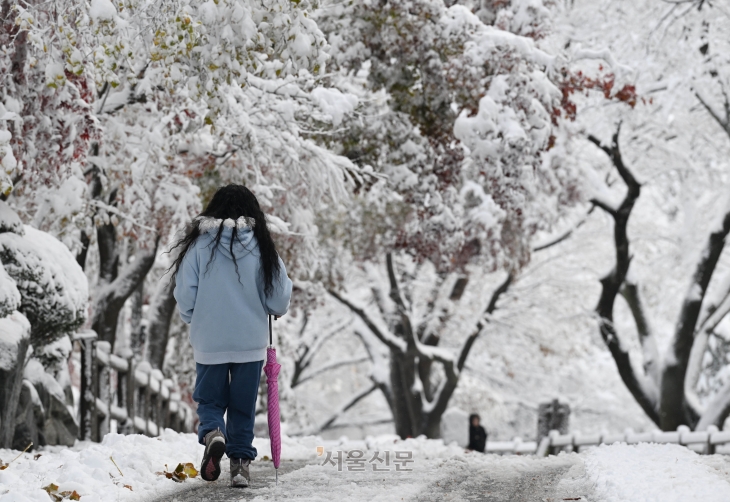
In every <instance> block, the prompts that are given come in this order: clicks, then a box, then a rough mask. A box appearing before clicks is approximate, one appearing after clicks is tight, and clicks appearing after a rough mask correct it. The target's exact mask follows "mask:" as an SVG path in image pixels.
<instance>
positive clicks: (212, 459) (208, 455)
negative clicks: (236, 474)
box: [200, 429, 226, 481]
mask: <svg viewBox="0 0 730 502" xmlns="http://www.w3.org/2000/svg"><path fill="white" fill-rule="evenodd" d="M225 452H226V438H225V436H224V435H223V433H222V432H221V431H220V429H216V430H214V431H210V432H209V433H208V434H206V435H205V453H203V462H202V463H201V464H200V477H202V478H203V479H204V480H206V481H215V480H216V479H218V476H220V475H221V458H222V457H223V454H224V453H225Z"/></svg>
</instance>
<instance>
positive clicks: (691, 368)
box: [556, 1, 730, 430]
mask: <svg viewBox="0 0 730 502" xmlns="http://www.w3.org/2000/svg"><path fill="white" fill-rule="evenodd" d="M606 6H608V3H606ZM597 12H600V13H601V14H600V15H596V13H597ZM563 22H565V23H566V25H567V26H569V28H567V29H566V31H565V33H563V34H561V36H560V37H558V38H559V40H558V41H557V42H556V43H557V44H560V45H561V46H565V45H569V46H571V52H572V54H573V56H574V58H575V59H576V60H583V62H584V67H585V68H592V67H593V68H595V67H596V66H601V67H603V66H607V67H609V68H610V69H611V71H613V72H614V73H615V75H616V77H617V81H619V82H621V81H622V82H629V83H630V84H631V85H632V86H633V87H634V88H635V89H636V95H637V96H642V97H644V98H645V101H646V103H645V106H638V107H636V109H634V110H631V111H629V112H627V110H626V109H622V110H619V109H617V108H609V107H604V108H601V109H595V108H594V109H592V110H590V109H589V110H587V111H586V112H585V113H582V114H581V116H582V118H581V119H580V120H579V122H580V123H581V124H582V126H583V127H584V128H585V130H586V131H587V134H588V137H589V139H590V142H586V145H590V147H591V148H593V149H594V150H593V152H595V153H597V154H599V155H601V156H602V158H600V160H599V158H597V157H595V156H594V155H595V154H593V153H591V154H589V153H586V152H587V151H588V150H586V151H583V152H579V155H580V156H581V157H583V158H584V159H586V160H587V161H588V162H590V163H593V164H594V165H596V166H606V167H603V168H601V169H606V171H600V172H602V174H603V173H604V172H605V174H606V175H607V176H608V180H610V183H612V184H613V185H614V186H613V187H611V188H610V189H609V188H607V187H606V186H605V185H604V184H603V183H602V182H600V181H598V182H596V183H595V185H596V187H597V188H596V190H595V193H594V195H593V196H592V197H591V198H592V202H593V204H595V205H596V206H597V207H599V208H601V209H602V210H603V212H604V213H605V214H606V215H607V218H608V221H609V222H610V224H612V225H613V231H612V234H613V245H614V246H615V258H614V259H613V260H612V263H611V265H612V268H611V270H610V272H609V273H607V274H605V275H604V276H603V277H601V286H602V289H601V295H600V298H599V300H598V305H597V307H596V312H597V314H598V316H597V318H598V325H599V329H600V333H601V335H602V337H603V339H604V341H605V343H606V346H607V347H608V349H609V351H610V353H611V355H612V356H613V358H614V360H615V362H616V365H617V368H618V370H619V374H620V375H621V378H622V379H623V381H624V383H625V384H626V387H627V389H628V390H629V391H630V392H631V394H632V395H633V396H634V398H635V399H636V401H637V402H638V403H639V404H640V405H641V406H642V408H643V409H644V411H645V412H646V414H647V415H648V416H649V417H650V418H651V419H652V420H653V421H654V422H655V423H656V424H657V425H658V426H660V427H661V428H662V429H664V430H674V429H676V428H677V426H678V425H681V424H687V425H689V426H691V427H693V428H694V427H697V428H699V429H703V428H706V427H707V426H708V425H710V424H715V425H718V426H722V425H723V422H724V421H725V419H726V417H727V416H728V414H729V413H730V392H729V391H728V389H730V381H728V380H727V371H724V372H723V371H722V366H726V365H727V361H725V362H723V363H722V364H719V363H718V362H717V361H716V362H715V363H712V362H711V361H710V362H708V358H709V359H710V360H711V359H712V350H713V347H716V346H717V345H718V343H719V342H720V343H721V342H722V340H723V336H724V335H723V333H724V327H723V326H724V324H725V323H726V322H727V320H726V316H727V314H728V309H727V305H726V303H727V293H728V285H727V279H726V277H725V276H726V268H727V260H728V255H727V250H726V249H725V242H726V237H727V234H728V232H729V231H730V226H729V225H730V223H729V222H730V216H729V215H728V211H727V204H726V191H727V173H728V165H727V160H726V159H727V158H728V154H729V152H730V141H729V140H730V117H729V116H728V109H730V108H729V107H730V104H729V102H728V97H727V91H726V90H727V89H728V85H730V80H728V74H727V68H728V60H727V53H728V45H727V40H728V32H727V28H728V26H729V25H728V18H727V13H726V12H725V11H724V10H723V9H722V8H716V6H714V5H713V4H712V3H711V2H703V1H688V2H657V3H637V2H620V5H618V4H616V3H615V2H611V5H610V13H609V10H602V9H596V6H595V3H593V2H574V3H573V4H572V6H570V7H569V8H566V11H565V17H564V21H563ZM670 41H671V43H670ZM583 44H590V45H592V46H593V47H594V48H595V49H598V50H587V49H586V48H585V47H584V46H583ZM647 55H650V57H648V56H647ZM619 61H620V62H619ZM621 123H623V126H622V127H620V131H621V133H620V134H619V132H618V131H619V128H617V124H621ZM591 143H592V145H591ZM596 146H598V147H599V149H595V147H596ZM617 180H618V183H613V182H614V181H617ZM608 232H610V231H608ZM621 298H623V299H624V300H625V302H623V301H620V299H621ZM672 323H675V324H674V325H672ZM718 341H719V342H718ZM703 368H704V369H703ZM708 372H709V373H710V374H708ZM713 379H714V380H713ZM698 382H699V384H698ZM710 382H712V383H710ZM698 388H699V389H700V390H702V392H701V393H698Z"/></svg>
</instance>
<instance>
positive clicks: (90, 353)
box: [74, 331, 96, 441]
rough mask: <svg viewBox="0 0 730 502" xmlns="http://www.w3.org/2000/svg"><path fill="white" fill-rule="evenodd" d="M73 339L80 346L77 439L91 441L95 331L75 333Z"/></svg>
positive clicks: (94, 398)
mask: <svg viewBox="0 0 730 502" xmlns="http://www.w3.org/2000/svg"><path fill="white" fill-rule="evenodd" d="M74 340H77V341H78V342H79V346H80V347H81V389H80V396H79V439H80V440H82V441H89V440H91V441H93V440H94V438H93V437H92V435H93V431H95V430H96V395H95V394H94V380H95V378H94V377H95V371H96V354H95V352H96V333H94V332H93V331H84V332H81V333H76V334H75V335H74Z"/></svg>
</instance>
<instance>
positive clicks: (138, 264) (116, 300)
mask: <svg viewBox="0 0 730 502" xmlns="http://www.w3.org/2000/svg"><path fill="white" fill-rule="evenodd" d="M159 241H160V239H159V237H157V239H156V240H155V246H154V248H153V249H151V250H149V251H146V252H142V253H139V252H138V254H137V255H136V256H135V260H134V261H133V262H132V263H130V264H128V265H127V266H126V267H124V269H123V270H122V271H121V273H119V275H118V276H117V277H116V278H115V279H114V280H113V281H112V282H111V283H107V284H105V285H102V286H101V287H100V288H99V291H98V293H97V299H96V302H95V304H94V312H93V315H92V322H91V329H93V330H94V331H96V333H97V334H98V335H99V340H102V341H105V342H109V343H110V344H111V345H112V349H113V348H114V342H115V341H116V335H117V321H118V319H119V313H120V312H121V310H122V307H123V306H124V302H126V301H127V298H129V296H130V295H131V294H132V293H133V292H134V290H135V289H137V288H138V287H139V285H140V284H141V283H142V281H144V279H145V277H146V276H147V273H148V272H149V271H150V269H151V268H152V265H153V264H154V263H155V258H156V255H157V245H158V244H159ZM101 247H102V246H101V243H100V251H101ZM107 265H108V263H107ZM100 268H101V267H100ZM104 273H105V274H108V273H109V268H107V269H106V272H104ZM101 274H102V272H101V271H100V275H101ZM102 277H104V276H102ZM106 277H110V275H106Z"/></svg>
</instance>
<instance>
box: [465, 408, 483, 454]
mask: <svg viewBox="0 0 730 502" xmlns="http://www.w3.org/2000/svg"><path fill="white" fill-rule="evenodd" d="M486 446H487V431H486V430H484V427H482V426H481V425H479V415H477V414H476V413H474V414H472V415H471V416H469V446H468V447H467V448H468V449H469V450H474V451H478V452H481V453H484V449H485V448H486Z"/></svg>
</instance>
